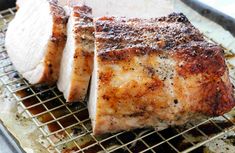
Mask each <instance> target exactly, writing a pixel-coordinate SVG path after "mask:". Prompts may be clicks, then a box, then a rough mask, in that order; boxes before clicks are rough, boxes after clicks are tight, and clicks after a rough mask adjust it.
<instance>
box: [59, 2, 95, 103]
mask: <svg viewBox="0 0 235 153" xmlns="http://www.w3.org/2000/svg"><path fill="white" fill-rule="evenodd" d="M67 37H68V39H67V42H66V45H65V49H64V52H63V56H62V61H61V66H60V77H59V80H58V83H57V84H58V88H59V90H60V91H62V92H63V94H64V97H65V99H66V101H68V102H75V101H83V100H84V98H85V96H86V93H87V88H88V85H89V81H90V77H91V73H92V69H93V54H94V26H93V19H92V17H91V8H89V7H87V6H74V7H73V8H72V11H71V14H70V17H69V21H68V26H67Z"/></svg>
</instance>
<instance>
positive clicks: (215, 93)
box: [95, 13, 235, 125]
mask: <svg viewBox="0 0 235 153" xmlns="http://www.w3.org/2000/svg"><path fill="white" fill-rule="evenodd" d="M95 28H96V47H97V48H96V50H97V56H98V60H99V62H98V63H102V64H113V63H116V64H120V65H122V64H123V63H126V64H127V65H128V63H129V65H130V63H131V62H130V61H131V60H132V59H133V58H134V57H135V56H143V55H148V56H150V55H152V54H155V55H156V54H162V53H164V54H165V55H166V56H169V57H171V58H173V59H174V61H176V63H177V64H176V65H177V66H176V73H177V75H178V76H180V77H183V78H184V79H185V80H190V78H191V77H194V76H199V75H201V81H202V82H193V84H194V85H200V86H199V87H196V86H195V87H194V88H195V89H197V90H198V89H201V91H197V92H196V93H198V94H197V96H199V97H200V98H201V100H199V102H198V99H197V101H196V104H194V103H191V104H186V103H185V105H191V106H187V107H189V108H188V110H187V109H185V110H186V111H189V110H191V111H192V113H194V114H198V113H202V114H205V115H209V116H217V115H221V114H224V113H226V112H228V111H229V110H231V109H232V108H233V107H234V106H235V99H234V96H233V89H232V84H231V82H230V80H229V76H228V68H227V66H226V64H225V58H224V55H223V49H222V48H221V47H220V46H219V45H216V44H211V43H208V42H207V41H206V40H205V39H204V38H203V36H202V34H201V33H200V32H199V31H198V30H197V29H196V28H195V27H193V26H192V24H191V23H190V22H189V21H188V19H187V18H186V17H185V16H184V15H183V14H176V13H173V14H171V15H169V16H168V17H162V18H156V19H125V18H114V17H110V18H107V17H103V18H100V19H98V20H97V21H96V23H95ZM146 34H147V35H146ZM149 72H150V74H151V69H150V71H149ZM99 73H100V72H99ZM99 76H100V77H99V82H100V85H102V84H105V85H106V86H107V85H108V84H109V81H110V79H111V78H112V77H113V72H112V71H108V70H105V71H104V73H100V74H99ZM150 77H151V76H150ZM160 82H161V81H160ZM195 83H196V84H195ZM151 84H152V83H151ZM159 85H160V84H159V83H158V84H153V85H150V88H147V86H145V85H144V86H142V87H139V86H137V85H136V86H135V82H132V83H131V84H129V86H127V87H126V88H125V89H131V92H133V91H135V88H138V87H139V88H138V90H137V91H139V92H136V93H138V94H137V95H135V96H136V99H135V98H133V95H128V94H130V93H129V92H126V90H125V93H119V95H120V96H121V98H120V97H114V95H117V93H118V91H116V90H115V89H112V90H110V89H107V91H106V92H107V93H105V94H104V95H103V97H102V98H103V99H104V100H105V104H107V101H108V102H109V104H108V105H110V108H115V107H118V104H117V100H120V99H121V100H124V101H125V99H126V100H127V101H128V99H130V97H131V98H133V101H134V102H135V103H138V101H140V99H139V98H140V97H141V96H142V94H141V93H142V90H144V91H143V92H144V93H143V95H145V96H146V97H148V96H147V95H148V94H151V93H152V92H150V91H151V89H153V91H154V89H159ZM145 87H146V88H145ZM145 89H146V90H145ZM188 89H189V90H190V88H188ZM123 92H124V91H123ZM155 92H156V91H155ZM159 92H160V91H159ZM180 92H181V91H180ZM114 93H115V94H114ZM180 94H181V93H179V95H180ZM151 96H152V95H151ZM180 96H182V95H180ZM101 101H102V100H101ZM158 104H159V103H158ZM163 105H164V104H163ZM99 106H102V104H99ZM136 106H142V105H141V103H138V104H136ZM155 107H156V108H159V107H160V106H159V105H158V106H155ZM163 107H164V106H163ZM127 108H128V107H127ZM100 111H101V112H100V114H105V110H104V111H103V110H102V109H101V108H100ZM130 112H131V111H130ZM182 114H183V115H185V112H182ZM106 115H107V114H106ZM162 118H164V116H163V117H162ZM97 125H98V124H97Z"/></svg>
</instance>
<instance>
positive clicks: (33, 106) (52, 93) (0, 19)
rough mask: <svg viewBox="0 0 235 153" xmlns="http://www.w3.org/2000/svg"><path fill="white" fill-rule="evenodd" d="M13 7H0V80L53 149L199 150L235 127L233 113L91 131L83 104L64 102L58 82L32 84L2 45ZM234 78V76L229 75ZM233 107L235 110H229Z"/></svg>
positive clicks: (91, 152) (90, 151) (87, 152)
mask: <svg viewBox="0 0 235 153" xmlns="http://www.w3.org/2000/svg"><path fill="white" fill-rule="evenodd" d="M15 11H16V10H15V8H12V9H7V10H4V11H2V12H0V27H1V29H0V81H1V82H2V84H3V86H4V87H5V88H7V90H8V91H9V92H10V93H11V94H12V95H13V96H14V97H15V99H16V100H17V103H18V110H19V115H20V116H26V117H28V118H30V119H31V120H32V121H33V122H34V123H35V125H36V126H37V127H38V130H40V131H41V133H42V138H43V139H45V140H47V143H45V142H44V143H43V142H42V145H43V146H44V147H46V148H47V150H48V151H51V152H54V151H56V152H83V153H94V152H117V153H119V152H128V153H135V152H161V153H164V152H166V153H171V152H177V153H178V152H191V151H193V152H202V151H203V145H204V144H206V143H208V142H210V141H212V140H214V139H216V138H219V137H221V136H224V135H225V134H226V133H228V132H231V131H233V130H235V120H234V117H233V116H232V113H228V114H225V115H223V116H220V117H216V118H210V119H205V120H203V121H202V122H200V123H197V124H196V123H189V124H187V125H185V126H184V127H171V128H168V129H165V130H162V131H156V130H155V129H137V130H133V131H123V132H119V133H115V134H106V135H102V136H98V137H97V136H94V135H93V134H92V129H91V122H90V119H89V116H88V111H87V107H86V103H85V102H84V103H75V104H68V103H65V100H64V98H63V95H62V94H61V93H60V92H59V91H58V90H57V88H56V87H48V86H45V85H30V84H29V83H28V82H27V81H26V80H24V79H23V78H22V76H21V75H19V74H18V73H17V72H16V71H15V69H14V67H13V65H12V63H11V62H10V60H9V57H8V55H7V53H6V49H5V47H4V36H5V32H6V29H7V24H8V23H9V21H10V20H11V18H12V17H13V16H14V14H15ZM232 81H233V80H232ZM233 112H234V111H233Z"/></svg>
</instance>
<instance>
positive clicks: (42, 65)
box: [5, 0, 66, 84]
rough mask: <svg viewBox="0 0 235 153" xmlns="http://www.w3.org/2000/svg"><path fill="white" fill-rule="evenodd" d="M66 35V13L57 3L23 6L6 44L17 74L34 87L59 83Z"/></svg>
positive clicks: (32, 1) (31, 1)
mask: <svg viewBox="0 0 235 153" xmlns="http://www.w3.org/2000/svg"><path fill="white" fill-rule="evenodd" d="M65 33H66V17H65V12H64V10H63V9H62V8H61V7H59V6H58V5H57V4H56V3H55V2H52V1H47V0H25V1H24V3H21V4H20V9H19V10H18V11H17V13H16V16H15V18H14V19H13V20H12V21H11V23H10V24H9V27H8V30H7V32H6V41H5V42H6V44H5V45H6V48H7V52H8V55H9V57H10V59H11V61H12V62H13V64H14V66H15V68H16V70H18V71H19V72H20V73H21V74H22V75H23V77H25V78H26V79H27V80H28V81H29V82H30V83H32V84H36V83H49V84H50V83H54V82H55V81H57V79H58V74H59V66H60V60H61V55H62V51H63V48H64V44H65V40H66V35H65Z"/></svg>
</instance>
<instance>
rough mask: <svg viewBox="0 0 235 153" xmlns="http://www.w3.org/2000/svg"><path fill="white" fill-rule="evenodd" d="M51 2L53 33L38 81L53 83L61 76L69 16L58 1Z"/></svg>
mask: <svg viewBox="0 0 235 153" xmlns="http://www.w3.org/2000/svg"><path fill="white" fill-rule="evenodd" d="M49 4H50V7H51V8H50V9H51V15H52V16H53V30H52V31H53V33H52V36H51V40H50V41H49V42H48V47H47V49H48V50H47V54H46V56H45V59H44V61H45V62H44V67H45V69H44V74H43V76H42V78H41V79H40V81H39V82H38V83H47V84H53V83H55V82H56V81H57V79H58V77H59V69H60V60H61V56H62V51H63V49H64V46H65V41H66V23H67V17H66V15H65V11H64V9H63V8H62V7H60V6H58V5H57V3H55V2H54V1H50V2H49Z"/></svg>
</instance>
